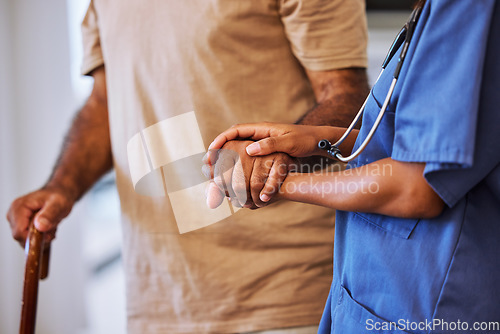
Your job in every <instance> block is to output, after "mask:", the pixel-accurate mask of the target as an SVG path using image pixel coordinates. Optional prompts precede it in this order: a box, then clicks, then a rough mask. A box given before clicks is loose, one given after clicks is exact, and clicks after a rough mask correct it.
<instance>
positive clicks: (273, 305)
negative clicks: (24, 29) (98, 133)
mask: <svg viewBox="0 0 500 334" xmlns="http://www.w3.org/2000/svg"><path fill="white" fill-rule="evenodd" d="M83 41H84V50H85V57H84V60H83V67H82V72H83V73H84V74H87V73H89V72H90V71H91V70H92V69H94V68H96V67H97V66H99V65H101V64H105V66H106V76H107V86H108V100H109V101H108V102H109V104H108V105H109V113H110V115H109V117H110V124H111V139H112V145H113V155H114V162H115V170H116V178H117V185H118V190H119V194H120V199H121V207H122V220H123V239H124V250H123V258H124V270H125V274H126V288H127V314H128V329H129V332H130V333H141V334H144V333H168V334H175V333H236V332H251V331H257V330H264V329H270V328H280V327H290V326H305V325H313V324H317V323H318V322H319V320H320V317H321V313H322V310H323V307H324V303H325V301H326V298H327V295H328V291H329V286H330V282H331V275H332V252H333V245H332V240H333V225H334V224H333V211H332V210H328V209H324V208H319V207H314V206H309V205H304V204H293V203H277V204H274V205H271V206H269V207H267V208H265V209H262V210H256V211H250V210H246V209H244V210H240V211H238V212H236V213H235V214H233V215H231V216H230V217H228V218H227V219H224V220H223V221H221V222H218V223H216V224H214V225H211V226H208V227H205V228H202V229H199V230H197V231H194V232H190V233H186V234H183V235H179V232H178V229H177V226H176V222H175V219H174V216H173V210H172V207H171V202H170V200H169V197H151V196H143V195H139V194H137V193H136V192H135V191H134V189H133V186H132V181H131V175H130V171H129V166H128V161H127V143H128V142H129V141H130V140H131V138H133V137H134V136H135V135H136V134H137V133H139V132H141V131H142V130H144V129H146V128H148V127H149V126H152V125H154V124H157V123H159V122H161V121H164V120H166V119H169V118H171V117H174V116H177V115H182V114H184V113H188V112H190V111H194V112H195V115H196V119H197V121H198V124H199V127H200V132H201V137H202V139H203V142H204V144H205V147H207V146H208V144H209V143H210V142H211V140H212V139H213V138H214V137H215V135H217V134H218V133H219V132H220V131H222V130H224V129H226V128H227V127H229V126H230V125H232V124H234V123H242V122H256V121H264V120H267V121H275V122H289V123H290V122H294V121H295V120H296V119H298V118H299V116H300V115H302V114H303V113H304V112H305V111H307V110H308V109H310V108H311V107H312V106H313V105H314V102H315V101H314V96H313V93H312V90H311V88H310V85H309V83H308V81H307V80H306V76H305V74H304V71H303V68H302V66H301V64H302V65H303V66H306V67H308V68H310V69H313V70H327V69H334V68H343V67H349V66H365V65H366V55H365V44H366V22H365V18H364V5H363V2H362V1H361V0H203V1H201V0H199V1H195V0H182V1H179V0H175V1H174V0H150V1H143V0H141V1H139V0H94V1H92V2H91V4H90V7H89V11H88V13H87V16H86V17H85V20H84V22H83ZM294 55H295V56H294ZM196 131H198V130H196ZM182 135H183V136H184V140H189V139H190V138H191V137H192V136H195V135H197V134H196V133H191V134H190V133H189V132H185V133H183V134H182ZM202 205H205V204H204V203H194V202H193V207H195V206H202ZM199 219H203V217H199Z"/></svg>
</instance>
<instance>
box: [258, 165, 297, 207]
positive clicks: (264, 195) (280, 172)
mask: <svg viewBox="0 0 500 334" xmlns="http://www.w3.org/2000/svg"><path fill="white" fill-rule="evenodd" d="M288 159H289V157H280V158H278V159H275V161H274V163H273V166H272V168H271V171H270V172H269V177H268V178H267V180H266V184H265V185H264V187H263V189H262V191H261V192H260V194H259V199H260V200H261V201H262V202H264V203H266V204H267V203H268V202H269V201H270V200H271V199H272V198H273V196H274V195H275V194H276V193H278V191H279V189H280V187H281V184H282V183H283V182H284V181H285V178H286V177H287V175H288V171H289V163H290V162H289V161H288Z"/></svg>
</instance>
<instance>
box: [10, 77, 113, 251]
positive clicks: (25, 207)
mask: <svg viewBox="0 0 500 334" xmlns="http://www.w3.org/2000/svg"><path fill="white" fill-rule="evenodd" d="M92 76H93V77H94V87H93V90H92V93H91V95H90V97H89V98H88V99H87V101H86V103H85V105H84V106H83V107H82V109H81V110H80V111H79V112H78V114H77V115H76V116H75V118H74V120H73V123H72V125H71V128H70V130H69V132H68V135H67V136H66V138H65V141H64V146H63V149H62V151H61V154H60V156H59V159H58V161H57V163H56V166H55V167H54V171H53V173H52V175H51V176H50V178H49V180H48V181H47V183H46V184H45V185H44V186H43V187H42V188H41V189H39V190H36V191H34V192H32V193H29V194H27V195H24V196H22V197H20V198H18V199H16V200H15V201H14V202H13V203H12V204H11V206H10V209H9V211H8V213H7V220H8V221H9V223H10V227H11V230H12V236H13V237H14V239H16V240H17V241H18V242H19V243H20V244H21V246H22V247H24V243H25V241H26V238H27V235H28V227H29V222H30V220H31V219H32V218H33V217H34V222H35V226H36V228H37V229H38V230H40V231H41V232H48V233H47V239H48V240H51V239H53V238H54V237H55V231H56V228H57V225H58V224H59V222H60V221H61V220H62V219H63V218H65V217H66V216H67V215H68V214H69V213H70V211H71V209H72V207H73V205H74V204H75V202H76V201H77V200H78V199H79V198H80V197H82V196H83V194H85V192H86V191H87V190H88V189H90V188H91V187H92V185H93V184H94V183H95V182H96V181H97V180H98V179H99V178H101V177H102V176H103V175H104V174H106V173H107V172H108V171H109V170H110V169H111V168H112V166H113V162H112V156H111V142H110V137H109V123H108V107H107V95H106V75H105V70H104V67H100V68H98V69H96V70H94V71H93V73H92Z"/></svg>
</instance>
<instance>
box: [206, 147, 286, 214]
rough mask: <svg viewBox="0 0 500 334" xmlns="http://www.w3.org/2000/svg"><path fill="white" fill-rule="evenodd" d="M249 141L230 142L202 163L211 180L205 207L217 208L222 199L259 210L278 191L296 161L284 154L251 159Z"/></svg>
mask: <svg viewBox="0 0 500 334" xmlns="http://www.w3.org/2000/svg"><path fill="white" fill-rule="evenodd" d="M252 143H253V142H252V141H229V142H227V143H225V144H224V146H223V147H222V149H221V150H218V151H217V152H216V153H214V152H211V154H209V155H207V159H206V160H205V162H206V165H205V167H204V173H205V175H206V176H207V177H209V178H210V179H212V180H213V181H212V182H211V183H210V185H209V187H208V189H207V205H208V206H209V207H210V208H216V207H218V206H219V205H220V204H221V203H222V201H223V199H224V197H225V196H227V197H230V198H231V201H232V203H233V204H234V205H236V206H242V207H246V208H252V209H255V208H259V207H263V206H265V205H267V204H268V203H269V202H270V200H271V198H272V197H273V196H274V195H275V194H276V193H277V192H278V191H279V187H280V185H281V184H282V183H283V181H284V180H285V178H286V176H287V175H288V172H289V171H291V170H292V169H293V168H295V165H296V163H295V160H294V159H293V158H292V157H290V156H289V155H287V154H284V153H274V154H270V155H267V156H263V157H251V156H249V155H248V154H247V153H246V147H247V146H248V145H250V144H252Z"/></svg>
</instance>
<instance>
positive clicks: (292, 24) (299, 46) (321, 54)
mask: <svg viewBox="0 0 500 334" xmlns="http://www.w3.org/2000/svg"><path fill="white" fill-rule="evenodd" d="M280 15H281V20H282V22H283V25H284V28H285V33H286V34H287V37H288V39H289V41H290V44H291V47H292V51H293V53H294V55H295V57H297V59H298V60H299V61H300V62H301V64H302V65H303V66H304V67H305V68H307V69H309V70H313V71H325V70H332V69H339V68H348V67H366V66H367V56H366V46H367V39H368V37H367V36H368V33H367V23H366V15H365V5H364V1H363V0H280Z"/></svg>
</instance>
